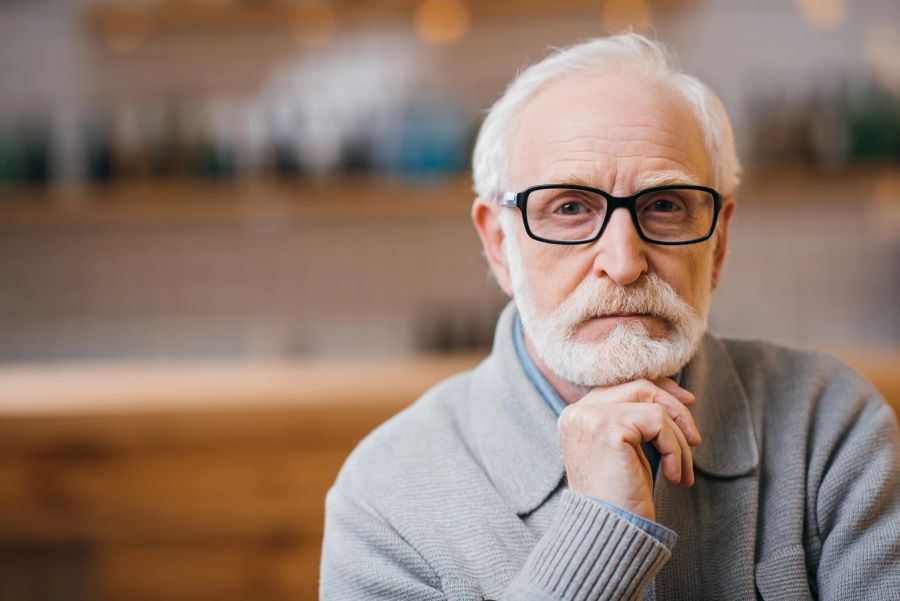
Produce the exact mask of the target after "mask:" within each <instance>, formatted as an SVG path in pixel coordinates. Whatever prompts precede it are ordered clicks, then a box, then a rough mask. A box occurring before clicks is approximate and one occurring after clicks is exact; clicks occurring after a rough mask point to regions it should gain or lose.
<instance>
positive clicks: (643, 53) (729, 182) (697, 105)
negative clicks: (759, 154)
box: [472, 33, 741, 198]
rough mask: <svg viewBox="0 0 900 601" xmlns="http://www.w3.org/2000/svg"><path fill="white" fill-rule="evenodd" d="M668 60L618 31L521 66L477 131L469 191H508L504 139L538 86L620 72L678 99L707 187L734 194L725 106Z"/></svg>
mask: <svg viewBox="0 0 900 601" xmlns="http://www.w3.org/2000/svg"><path fill="white" fill-rule="evenodd" d="M674 62H675V61H674V59H673V57H672V53H671V52H670V51H669V50H668V49H667V48H666V47H665V46H664V45H663V44H662V43H661V42H658V41H654V40H650V39H648V38H646V37H644V36H642V35H639V34H636V33H624V34H619V35H614V36H610V37H605V38H595V39H592V40H588V41H586V42H583V43H580V44H576V45H574V46H570V47H568V48H564V49H561V50H557V51H556V52H554V53H553V54H551V55H550V56H548V57H547V58H545V59H544V60H542V61H540V62H539V63H535V64H534V65H531V66H530V67H528V68H526V69H525V70H524V71H522V72H520V73H519V75H518V76H517V77H516V78H515V79H514V80H513V81H512V82H511V83H510V84H509V86H507V88H506V91H505V92H504V93H503V95H502V96H501V97H500V98H499V100H497V102H495V103H494V105H493V106H492V107H491V109H490V110H489V111H488V113H487V116H486V117H485V120H484V123H482V125H481V129H480V130H479V132H478V139H477V141H476V142H475V151H474V154H473V157H472V171H473V179H474V189H475V193H476V194H477V195H478V196H480V197H482V198H499V196H500V195H501V194H503V193H504V192H508V191H509V190H507V189H506V187H507V185H508V184H507V169H508V164H507V151H506V141H507V135H508V132H509V129H510V126H511V125H512V122H513V120H514V119H515V117H516V114H517V113H518V111H519V110H520V109H521V107H522V106H523V105H524V103H525V102H526V101H527V100H528V99H529V98H530V97H531V96H532V95H533V94H534V93H535V92H537V91H538V89H539V88H540V87H542V86H543V85H545V84H547V83H548V82H550V81H552V80H554V79H557V78H559V77H561V76H563V75H569V74H571V73H591V72H593V73H603V72H604V70H608V69H611V68H615V69H618V70H620V69H623V68H626V69H628V70H632V71H634V70H636V71H639V72H641V73H643V74H649V75H652V76H655V77H658V78H659V79H660V80H661V81H662V82H664V83H666V84H668V85H670V86H671V87H672V89H674V90H676V91H678V92H679V93H681V95H682V96H684V98H685V99H686V100H687V101H688V103H689V104H690V106H691V108H692V109H693V111H694V114H695V115H696V118H697V122H698V124H699V126H700V129H701V130H702V133H703V144H704V147H705V149H706V154H707V157H708V160H709V163H710V164H709V167H710V173H711V174H712V177H713V180H714V181H713V186H714V187H716V188H717V189H718V190H719V192H721V193H722V194H723V195H725V196H728V195H731V194H734V192H735V191H736V190H737V187H738V184H739V183H740V178H741V165H740V162H739V160H738V156H737V151H736V149H735V147H734V135H733V134H732V130H731V123H730V122H729V120H728V115H727V114H726V113H725V108H724V107H723V106H722V103H721V102H720V101H719V99H718V98H717V97H716V96H715V94H713V92H712V90H710V89H709V88H708V87H707V86H706V84H704V83H703V82H701V81H700V80H699V79H697V78H696V77H693V76H691V75H688V74H686V73H683V72H681V71H678V70H676V69H675V68H674V67H673V64H674Z"/></svg>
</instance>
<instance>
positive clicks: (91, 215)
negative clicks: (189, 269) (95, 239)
mask: <svg viewBox="0 0 900 601" xmlns="http://www.w3.org/2000/svg"><path fill="white" fill-rule="evenodd" d="M472 199H473V193H472V191H471V182H470V180H469V178H468V177H467V176H449V177H447V178H442V179H435V180H433V181H423V182H422V183H410V182H404V181H400V180H390V179H387V178H384V177H374V176H354V177H342V178H340V179H322V180H297V181H289V180H256V181H247V180H237V181H234V182H223V181H219V182H214V181H202V180H184V179H176V180H147V181H133V182H114V183H110V184H101V185H85V186H70V187H42V188H21V189H16V190H9V191H7V192H4V193H2V194H0V227H33V226H52V225H65V224H103V223H108V224H115V223H154V222H183V221H209V220H233V221H247V220H250V221H277V220H283V219H290V218H323V217H328V218H337V219H360V218H370V217H392V218H400V219H403V218H423V217H451V216H455V217H464V218H466V219H468V212H469V207H470V206H471V204H472Z"/></svg>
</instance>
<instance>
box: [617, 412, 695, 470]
mask: <svg viewBox="0 0 900 601" xmlns="http://www.w3.org/2000/svg"><path fill="white" fill-rule="evenodd" d="M623 417H625V418H627V419H628V420H629V421H630V422H631V423H632V424H634V426H635V427H636V428H637V430H638V432H639V434H640V437H641V440H644V441H647V442H649V443H650V444H652V445H653V447H654V448H656V450H657V451H659V454H660V464H661V465H662V470H663V475H665V477H666V479H667V480H669V481H670V482H672V483H674V484H685V485H690V483H693V457H692V454H691V449H690V446H689V445H688V444H687V440H686V439H685V438H684V434H683V433H682V432H681V428H679V427H678V426H677V424H675V422H674V421H672V419H671V418H670V417H669V416H668V415H666V413H665V411H664V410H663V409H662V408H661V407H659V406H654V405H639V404H638V405H632V406H630V407H628V408H627V413H626V414H625V415H623Z"/></svg>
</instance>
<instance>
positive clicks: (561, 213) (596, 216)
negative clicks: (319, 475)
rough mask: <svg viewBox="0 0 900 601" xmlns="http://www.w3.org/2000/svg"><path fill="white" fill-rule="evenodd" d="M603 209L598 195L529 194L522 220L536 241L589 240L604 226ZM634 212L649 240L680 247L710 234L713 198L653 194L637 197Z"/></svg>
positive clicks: (683, 192) (698, 193) (684, 192)
mask: <svg viewBox="0 0 900 601" xmlns="http://www.w3.org/2000/svg"><path fill="white" fill-rule="evenodd" d="M607 204H608V203H607V200H606V198H604V197H603V196H602V195H600V194H597V193H595V192H589V191H586V190H574V189H571V188H545V189H541V190H532V191H531V192H530V193H529V195H528V200H527V202H526V218H527V220H528V226H529V228H530V229H531V231H532V233H533V234H534V235H535V236H538V237H540V238H544V239H547V240H556V241H560V242H575V241H579V240H590V239H592V238H594V237H596V235H597V233H598V232H599V231H600V228H601V227H603V221H604V219H605V218H606V211H607ZM635 212H636V213H637V218H638V223H639V224H640V228H641V231H642V232H643V233H644V236H646V237H647V238H648V239H650V240H655V241H659V242H684V241H689V240H696V239H699V238H703V237H705V236H706V235H707V234H708V233H709V230H710V228H711V227H712V222H713V215H714V214H715V199H714V198H713V195H712V194H710V193H709V192H704V191H703V190H692V189H687V188H678V189H672V190H657V191H651V192H647V193H646V194H642V195H640V196H639V197H638V198H637V200H636V202H635Z"/></svg>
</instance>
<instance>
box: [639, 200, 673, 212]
mask: <svg viewBox="0 0 900 601" xmlns="http://www.w3.org/2000/svg"><path fill="white" fill-rule="evenodd" d="M647 208H648V209H649V210H651V211H653V212H655V213H674V212H675V211H678V210H679V209H680V207H679V205H677V204H675V203H674V202H673V201H671V200H669V199H668V198H658V199H656V200H654V201H653V203H652V204H651V205H650V206H649V207H647Z"/></svg>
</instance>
